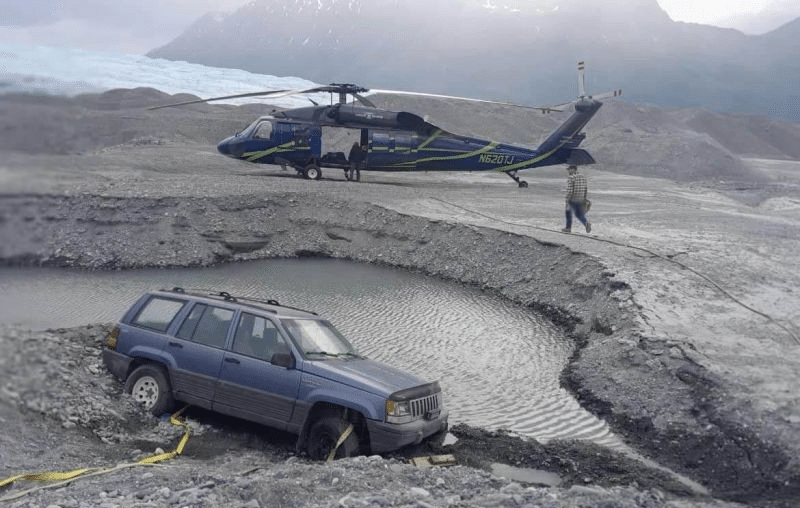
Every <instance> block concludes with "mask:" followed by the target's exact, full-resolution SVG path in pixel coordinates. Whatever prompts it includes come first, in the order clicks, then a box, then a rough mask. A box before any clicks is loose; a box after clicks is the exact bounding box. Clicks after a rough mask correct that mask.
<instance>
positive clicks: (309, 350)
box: [282, 319, 359, 357]
mask: <svg viewBox="0 0 800 508" xmlns="http://www.w3.org/2000/svg"><path fill="white" fill-rule="evenodd" d="M282 323H283V327H284V328H285V329H286V331H287V332H288V333H289V335H291V336H292V338H293V339H294V341H295V343H296V344H297V345H298V346H300V349H302V351H303V354H305V355H306V356H307V357H315V356H319V357H328V356H337V357H338V356H356V357H357V356H359V355H358V353H357V352H356V350H355V349H354V348H353V346H352V344H350V343H349V342H348V341H347V339H345V338H344V336H342V334H341V333H339V331H338V330H337V329H336V328H334V327H333V325H332V324H330V323H329V322H328V321H323V320H318V319H283V320H282Z"/></svg>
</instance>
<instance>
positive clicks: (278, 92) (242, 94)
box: [147, 90, 290, 110]
mask: <svg viewBox="0 0 800 508" xmlns="http://www.w3.org/2000/svg"><path fill="white" fill-rule="evenodd" d="M289 91H290V90H269V91H264V92H249V93H240V94H236V95H223V96H222V97H211V98H209V99H194V100H191V101H183V102H175V103H172V104H163V105H161V106H152V107H149V108H147V109H149V110H153V109H163V108H172V107H177V106H186V105H189V104H200V103H203V102H211V101H221V100H226V99H241V98H244V97H259V96H267V95H273V96H274V95H275V94H280V93H284V92H289ZM279 97H282V95H279Z"/></svg>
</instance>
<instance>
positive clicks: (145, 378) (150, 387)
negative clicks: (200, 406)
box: [125, 364, 175, 416]
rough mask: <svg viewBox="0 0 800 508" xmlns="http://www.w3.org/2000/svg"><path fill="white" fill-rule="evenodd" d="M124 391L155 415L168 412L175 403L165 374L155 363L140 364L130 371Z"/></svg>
mask: <svg viewBox="0 0 800 508" xmlns="http://www.w3.org/2000/svg"><path fill="white" fill-rule="evenodd" d="M125 392H126V393H129V394H131V397H133V400H134V401H136V402H138V403H139V404H142V405H143V406H144V408H145V409H146V410H148V411H150V413H152V414H153V415H155V416H161V415H162V414H164V413H168V412H170V411H171V410H172V407H173V406H174V405H175V400H174V399H173V398H172V389H171V388H170V385H169V380H168V379H167V375H166V374H165V373H164V370H163V369H161V368H160V367H157V366H155V365H150V364H147V365H142V366H140V367H138V368H136V370H134V371H133V372H131V375H130V376H128V379H127V380H126V381H125Z"/></svg>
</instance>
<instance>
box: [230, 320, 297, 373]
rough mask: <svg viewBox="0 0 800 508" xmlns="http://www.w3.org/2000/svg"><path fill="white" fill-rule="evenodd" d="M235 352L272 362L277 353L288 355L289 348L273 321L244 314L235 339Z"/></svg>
mask: <svg viewBox="0 0 800 508" xmlns="http://www.w3.org/2000/svg"><path fill="white" fill-rule="evenodd" d="M233 351H234V352H235V353H241V354H243V355H248V356H254V357H256V358H260V359H262V360H266V361H270V360H271V359H272V355H274V354H275V353H288V352H289V346H287V345H286V342H284V340H283V338H281V336H280V334H278V329H277V328H276V327H275V325H274V324H273V323H272V321H270V320H269V319H265V318H263V317H261V316H255V315H253V314H248V313H246V312H242V315H241V317H240V318H239V324H238V326H237V327H236V336H235V337H234V339H233Z"/></svg>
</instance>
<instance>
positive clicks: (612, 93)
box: [589, 90, 622, 100]
mask: <svg viewBox="0 0 800 508" xmlns="http://www.w3.org/2000/svg"><path fill="white" fill-rule="evenodd" d="M620 95H622V90H610V91H608V92H603V93H599V94H595V95H590V96H589V98H590V99H594V100H600V99H609V98H612V97H619V96H620Z"/></svg>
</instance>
